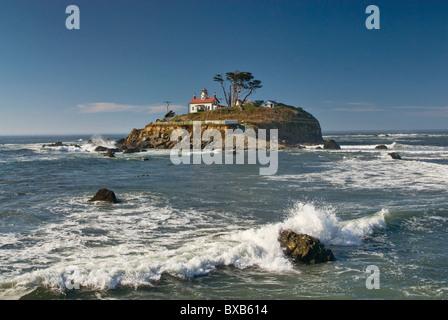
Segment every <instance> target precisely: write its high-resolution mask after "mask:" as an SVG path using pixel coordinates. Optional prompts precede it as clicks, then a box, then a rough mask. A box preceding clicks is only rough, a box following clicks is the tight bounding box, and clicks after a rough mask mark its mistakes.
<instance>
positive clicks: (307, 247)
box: [278, 230, 334, 264]
mask: <svg viewBox="0 0 448 320" xmlns="http://www.w3.org/2000/svg"><path fill="white" fill-rule="evenodd" d="M278 241H279V242H280V246H281V247H282V248H283V252H284V253H285V254H286V255H287V256H288V257H290V258H291V259H292V260H293V261H294V262H296V263H299V264H316V263H321V262H328V261H333V260H334V255H333V252H332V251H331V250H329V249H325V246H324V245H323V244H322V243H321V242H320V241H319V239H317V238H314V237H311V236H309V235H307V234H298V233H295V232H293V231H291V230H282V231H280V235H279V237H278Z"/></svg>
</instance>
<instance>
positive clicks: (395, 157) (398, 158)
mask: <svg viewBox="0 0 448 320" xmlns="http://www.w3.org/2000/svg"><path fill="white" fill-rule="evenodd" d="M387 155H389V156H391V158H392V159H395V160H401V157H400V155H399V154H398V153H396V152H391V153H388V154H387Z"/></svg>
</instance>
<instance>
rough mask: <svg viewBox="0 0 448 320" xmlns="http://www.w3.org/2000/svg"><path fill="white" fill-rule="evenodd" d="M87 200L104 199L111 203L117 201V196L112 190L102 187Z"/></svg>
mask: <svg viewBox="0 0 448 320" xmlns="http://www.w3.org/2000/svg"><path fill="white" fill-rule="evenodd" d="M89 201H106V202H111V203H117V202H118V200H117V197H116V196H115V193H114V192H113V191H112V190H109V189H106V188H103V189H100V190H98V192H97V193H96V194H95V196H94V197H93V198H92V199H90V200H89Z"/></svg>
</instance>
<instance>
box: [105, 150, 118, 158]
mask: <svg viewBox="0 0 448 320" xmlns="http://www.w3.org/2000/svg"><path fill="white" fill-rule="evenodd" d="M104 157H109V158H115V151H114V150H113V149H109V150H107V151H106V153H105V154H104Z"/></svg>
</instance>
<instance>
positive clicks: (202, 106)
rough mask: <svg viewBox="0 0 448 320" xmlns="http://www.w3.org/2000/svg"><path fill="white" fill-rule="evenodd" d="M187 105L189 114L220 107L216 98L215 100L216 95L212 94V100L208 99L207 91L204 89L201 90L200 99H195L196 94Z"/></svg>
mask: <svg viewBox="0 0 448 320" xmlns="http://www.w3.org/2000/svg"><path fill="white" fill-rule="evenodd" d="M189 105H190V107H189V112H190V113H194V112H198V111H210V110H215V109H217V108H219V107H221V105H220V104H219V100H218V98H216V93H214V94H213V97H212V98H209V97H208V93H207V89H205V88H204V89H203V90H202V93H201V97H200V98H196V94H194V96H193V100H191V101H190V104H189Z"/></svg>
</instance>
